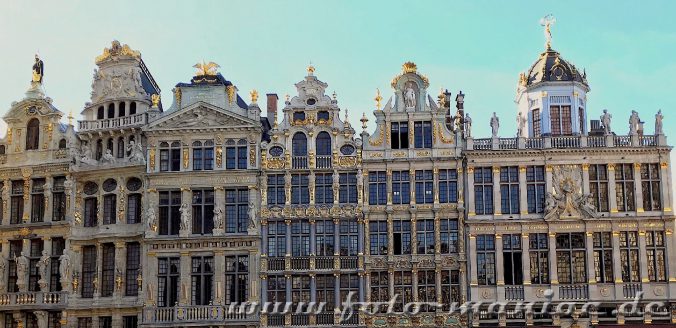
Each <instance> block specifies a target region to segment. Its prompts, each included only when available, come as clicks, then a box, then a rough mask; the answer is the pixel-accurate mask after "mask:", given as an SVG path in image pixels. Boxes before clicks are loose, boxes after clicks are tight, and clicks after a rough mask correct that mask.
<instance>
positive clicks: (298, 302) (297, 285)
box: [291, 275, 310, 311]
mask: <svg viewBox="0 0 676 328" xmlns="http://www.w3.org/2000/svg"><path fill="white" fill-rule="evenodd" d="M291 302H292V304H293V307H292V310H294V311H299V310H301V311H302V310H305V309H306V308H307V306H308V303H310V276H307V275H303V276H292V277H291Z"/></svg>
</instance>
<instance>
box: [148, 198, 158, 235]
mask: <svg viewBox="0 0 676 328" xmlns="http://www.w3.org/2000/svg"><path fill="white" fill-rule="evenodd" d="M145 219H146V223H147V224H148V229H149V230H150V231H152V232H157V214H156V213H155V203H150V205H148V208H147V209H146V213H145Z"/></svg>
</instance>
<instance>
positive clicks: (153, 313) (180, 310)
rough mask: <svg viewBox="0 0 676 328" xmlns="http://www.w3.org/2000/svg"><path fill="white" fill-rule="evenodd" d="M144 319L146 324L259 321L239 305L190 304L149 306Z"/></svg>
mask: <svg viewBox="0 0 676 328" xmlns="http://www.w3.org/2000/svg"><path fill="white" fill-rule="evenodd" d="M143 313H144V316H143V321H144V323H146V324H157V323H191V322H195V323H201V322H218V323H222V322H232V321H235V322H241V321H257V320H258V317H257V316H256V315H255V314H249V313H247V312H246V310H242V311H240V308H239V307H234V308H233V310H231V309H230V307H228V306H222V305H190V306H176V307H149V308H145V309H144V311H143Z"/></svg>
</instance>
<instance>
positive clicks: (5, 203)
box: [0, 178, 12, 226]
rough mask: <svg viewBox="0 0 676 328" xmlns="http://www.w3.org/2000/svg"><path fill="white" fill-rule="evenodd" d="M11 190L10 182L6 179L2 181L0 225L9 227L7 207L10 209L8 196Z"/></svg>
mask: <svg viewBox="0 0 676 328" xmlns="http://www.w3.org/2000/svg"><path fill="white" fill-rule="evenodd" d="M11 189H12V180H10V179H8V178H6V179H4V180H3V188H2V190H0V192H2V201H3V207H2V215H0V216H1V217H2V219H0V225H3V226H4V225H9V213H10V212H9V207H10V203H11V202H10V199H9V198H10V195H9V191H10V190H11Z"/></svg>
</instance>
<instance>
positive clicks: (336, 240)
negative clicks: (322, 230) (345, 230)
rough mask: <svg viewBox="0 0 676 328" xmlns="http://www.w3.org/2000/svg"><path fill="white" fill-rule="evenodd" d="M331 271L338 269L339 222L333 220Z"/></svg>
mask: <svg viewBox="0 0 676 328" xmlns="http://www.w3.org/2000/svg"><path fill="white" fill-rule="evenodd" d="M333 231H334V233H333V269H334V270H336V269H340V220H339V219H333Z"/></svg>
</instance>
